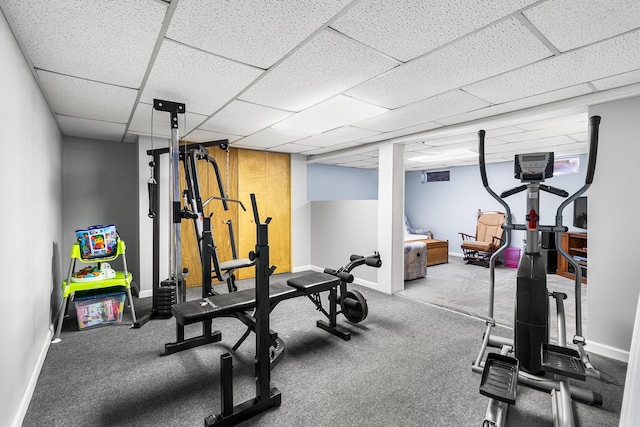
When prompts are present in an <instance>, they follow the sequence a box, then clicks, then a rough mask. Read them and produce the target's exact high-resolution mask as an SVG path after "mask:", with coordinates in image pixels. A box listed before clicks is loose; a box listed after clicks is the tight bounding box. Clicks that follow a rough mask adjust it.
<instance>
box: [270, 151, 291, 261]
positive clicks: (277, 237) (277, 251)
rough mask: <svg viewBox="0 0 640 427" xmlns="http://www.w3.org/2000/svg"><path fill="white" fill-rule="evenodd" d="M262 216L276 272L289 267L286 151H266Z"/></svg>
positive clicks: (289, 170)
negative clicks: (267, 231)
mask: <svg viewBox="0 0 640 427" xmlns="http://www.w3.org/2000/svg"><path fill="white" fill-rule="evenodd" d="M266 157H267V158H266V160H267V161H266V174H265V192H266V200H265V202H266V206H265V208H266V209H265V216H270V217H272V218H273V220H272V221H271V223H270V224H269V249H270V251H269V253H270V261H271V264H272V265H275V266H276V267H277V270H276V272H277V273H285V272H289V271H291V161H290V158H289V155H288V154H282V153H267V156H266Z"/></svg>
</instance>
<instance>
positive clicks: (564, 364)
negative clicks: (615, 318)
mask: <svg viewBox="0 0 640 427" xmlns="http://www.w3.org/2000/svg"><path fill="white" fill-rule="evenodd" d="M599 125H600V117H599V116H593V117H591V118H590V134H591V136H590V146H589V160H588V166H587V173H586V179H585V184H584V185H583V186H582V187H581V188H580V189H579V190H578V191H577V192H576V193H574V194H573V195H571V196H570V197H568V196H569V194H568V193H567V192H566V191H564V190H561V189H559V188H555V187H551V186H548V185H545V184H542V182H544V180H545V179H546V178H551V177H552V176H553V163H554V162H553V160H554V159H553V153H552V152H547V153H530V154H518V155H516V156H515V165H514V174H515V177H516V178H517V179H520V181H521V182H522V183H523V184H522V185H520V186H518V187H515V188H513V189H510V190H506V191H504V192H503V193H502V194H500V195H499V196H498V195H497V194H496V193H495V192H494V191H493V190H492V189H491V188H490V187H489V183H488V180H487V173H486V165H485V156H484V137H485V131H484V130H481V131H480V132H479V133H478V135H479V161H480V175H481V178H482V184H483V186H484V187H485V189H486V190H487V192H489V194H490V195H491V196H492V197H493V198H494V199H496V200H497V201H498V202H499V203H500V204H501V205H502V206H503V207H504V209H505V212H506V222H505V224H504V225H503V226H502V227H503V228H504V230H505V231H507V233H506V244H505V245H503V246H502V247H501V248H500V249H499V250H498V251H496V252H495V253H494V254H493V255H492V256H491V259H490V261H489V265H490V290H489V292H490V301H489V316H488V318H487V320H486V325H487V328H486V332H485V335H484V339H483V342H482V347H481V349H480V352H479V354H478V356H477V358H476V360H475V361H474V363H473V368H472V369H473V371H474V372H477V373H482V379H481V383H480V394H482V395H485V396H487V397H489V398H490V401H489V406H488V408H487V412H486V415H485V419H484V422H483V426H486V427H490V426H504V425H505V421H506V416H507V409H508V405H509V404H514V403H515V401H516V390H517V384H518V383H522V384H526V385H529V386H532V387H534V388H536V389H541V390H545V391H548V392H550V394H551V398H552V408H553V417H554V425H555V426H574V425H576V423H575V420H574V414H573V405H572V398H575V399H577V400H580V401H583V402H585V403H588V404H592V405H601V404H602V396H601V395H600V394H598V393H595V392H593V391H590V390H587V389H584V388H580V387H576V386H574V385H571V386H570V385H569V378H573V379H577V380H582V381H584V380H585V379H586V376H590V377H594V378H600V373H599V372H598V371H597V370H596V369H595V368H594V367H593V365H591V363H590V362H589V358H588V355H587V354H586V352H585V350H584V346H585V345H586V342H585V339H584V337H583V336H582V309H581V281H582V274H581V268H580V266H579V265H578V263H577V262H576V261H575V260H574V259H573V258H572V257H571V256H570V255H569V254H568V253H567V252H566V251H564V250H563V249H562V245H561V242H560V240H561V233H562V232H566V231H567V230H568V229H567V227H565V226H564V225H563V219H562V212H563V211H564V209H565V208H566V207H567V205H569V204H570V203H572V202H573V201H574V200H575V199H577V198H578V197H579V196H580V195H582V194H583V193H584V192H585V191H586V190H587V189H588V188H589V186H590V185H591V183H592V182H593V175H594V172H595V165H596V156H597V147H598V130H599ZM521 191H526V192H527V210H526V212H527V214H526V224H512V223H511V210H510V208H509V205H508V204H507V203H506V202H505V201H504V198H506V197H509V196H511V195H514V194H516V193H519V192H521ZM541 191H544V192H548V193H551V194H555V195H557V196H560V197H565V198H567V197H568V198H567V199H566V200H565V201H564V202H562V203H561V204H560V206H559V207H558V209H557V211H556V222H555V225H552V226H545V225H539V214H538V212H539V203H540V192H541ZM511 230H523V231H526V242H527V243H526V250H525V253H524V255H523V256H522V259H521V260H520V264H519V266H518V272H517V288H516V308H515V322H514V323H515V324H514V339H507V338H502V337H497V336H492V335H491V332H492V329H493V327H494V326H495V320H494V318H493V306H494V288H495V261H496V259H497V257H499V256H500V255H501V254H502V252H504V250H505V249H506V248H507V247H508V246H509V243H510V239H511V236H510V234H511V233H510V231H511ZM540 231H546V232H554V233H555V240H556V247H557V248H558V251H559V253H560V254H561V255H562V256H563V257H564V258H566V259H567V261H568V262H569V264H571V265H572V266H573V267H574V270H575V273H576V274H575V307H576V316H575V317H576V335H575V336H574V337H573V345H574V346H572V347H568V346H567V340H566V327H565V316H564V303H563V300H564V299H566V298H567V295H566V294H564V293H561V292H553V293H549V291H548V290H547V278H546V268H545V262H544V259H543V258H542V256H541V254H540V251H539V248H538V242H539V232H540ZM549 298H553V299H554V300H555V304H556V316H557V329H558V330H557V342H556V344H552V343H550V342H549V319H550V317H549V314H550V313H549ZM490 346H491V347H497V348H499V349H500V353H488V352H487V350H488V347H490ZM485 353H487V357H486V360H484V361H483V359H484V355H485ZM545 373H546V374H548V375H546V376H543V375H544V374H545Z"/></svg>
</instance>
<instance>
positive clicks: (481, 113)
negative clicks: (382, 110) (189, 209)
mask: <svg viewBox="0 0 640 427" xmlns="http://www.w3.org/2000/svg"><path fill="white" fill-rule="evenodd" d="M587 93H592V90H591V89H590V88H589V86H588V85H587V84H581V85H576V86H572V87H569V88H565V89H558V90H555V91H551V92H547V93H543V94H541V95H534V96H530V97H528V98H523V99H518V100H516V101H511V102H506V103H504V104H498V105H492V106H490V107H487V108H483V109H482V110H476V111H471V112H468V113H463V114H459V115H456V116H452V117H447V118H444V119H439V120H438V122H439V123H441V124H443V125H453V124H456V123H463V122H468V121H472V120H476V119H482V118H486V117H491V116H497V115H499V114H503V113H508V112H511V111H517V110H523V109H526V108H530V107H535V106H538V105H543V104H549V103H551V102H554V101H559V100H562V99H567V98H574V97H576V96H580V95H585V94H587Z"/></svg>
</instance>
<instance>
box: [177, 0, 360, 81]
mask: <svg viewBox="0 0 640 427" xmlns="http://www.w3.org/2000/svg"><path fill="white" fill-rule="evenodd" d="M350 1H351V0H340V1H328V2H326V1H325V2H319V1H316V0H284V1H283V0H264V1H253V2H251V1H196V0H180V2H179V3H178V6H177V7H176V10H175V12H174V14H173V18H172V20H171V25H170V26H169V29H168V31H167V37H169V38H171V39H174V40H177V41H180V42H182V43H186V44H189V45H191V46H195V47H198V48H200V49H203V50H206V51H209V52H213V53H216V54H218V55H221V56H224V57H227V58H231V59H234V60H237V61H240V62H244V63H246V64H251V65H254V66H257V67H261V68H264V69H267V68H269V67H270V66H271V65H273V64H274V63H275V62H276V61H278V60H279V59H280V58H281V57H282V56H284V55H285V54H287V53H288V52H289V51H291V50H292V49H293V48H295V47H296V45H298V44H299V43H301V42H302V41H303V40H304V39H306V38H307V37H308V36H310V35H311V34H312V33H313V32H315V31H316V30H318V29H319V28H321V27H322V26H323V25H324V23H325V21H327V20H329V19H331V18H332V17H333V16H334V15H335V14H336V13H338V12H340V11H341V10H342V9H343V8H344V7H345V6H347V5H348V4H349V3H350Z"/></svg>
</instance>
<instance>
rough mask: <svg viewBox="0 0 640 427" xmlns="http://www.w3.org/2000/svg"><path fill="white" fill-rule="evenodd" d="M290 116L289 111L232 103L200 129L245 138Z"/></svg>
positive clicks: (244, 103)
mask: <svg viewBox="0 0 640 427" xmlns="http://www.w3.org/2000/svg"><path fill="white" fill-rule="evenodd" d="M291 114H293V113H291V112H290V111H283V110H277V109H275V108H269V107H264V106H262V105H256V104H251V103H249V102H243V101H232V102H231V103H229V104H228V105H226V106H225V107H224V108H223V109H222V110H220V111H218V112H217V113H216V114H215V115H214V116H213V117H211V118H210V119H209V120H207V121H206V122H205V123H203V124H202V126H200V128H201V129H205V130H210V131H215V132H223V133H231V134H235V135H243V136H246V135H251V134H252V133H255V132H257V131H259V130H260V129H264V128H266V127H269V126H271V125H272V124H274V123H277V122H279V121H280V120H283V119H285V118H287V117H289V116H290V115H291Z"/></svg>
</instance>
